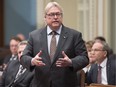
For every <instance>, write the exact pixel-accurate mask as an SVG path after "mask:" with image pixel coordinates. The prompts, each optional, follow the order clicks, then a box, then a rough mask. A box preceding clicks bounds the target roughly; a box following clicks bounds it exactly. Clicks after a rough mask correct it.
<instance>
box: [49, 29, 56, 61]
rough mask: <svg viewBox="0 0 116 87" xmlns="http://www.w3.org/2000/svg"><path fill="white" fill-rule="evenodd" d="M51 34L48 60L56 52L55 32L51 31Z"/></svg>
mask: <svg viewBox="0 0 116 87" xmlns="http://www.w3.org/2000/svg"><path fill="white" fill-rule="evenodd" d="M51 34H52V38H51V43H50V58H51V60H52V59H53V57H54V54H55V51H56V36H55V35H56V32H55V31H52V32H51Z"/></svg>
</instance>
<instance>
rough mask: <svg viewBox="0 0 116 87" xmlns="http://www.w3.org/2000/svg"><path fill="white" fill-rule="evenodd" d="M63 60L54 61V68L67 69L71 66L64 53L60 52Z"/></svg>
mask: <svg viewBox="0 0 116 87" xmlns="http://www.w3.org/2000/svg"><path fill="white" fill-rule="evenodd" d="M62 55H63V58H59V59H58V60H57V61H56V66H57V67H67V66H72V61H71V59H70V58H69V57H68V56H67V55H66V54H65V52H64V51H62Z"/></svg>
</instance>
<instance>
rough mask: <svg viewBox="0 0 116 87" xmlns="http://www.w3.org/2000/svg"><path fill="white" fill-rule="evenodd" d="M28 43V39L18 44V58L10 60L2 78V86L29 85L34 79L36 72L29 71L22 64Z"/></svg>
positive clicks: (0, 86) (0, 85) (18, 86)
mask: <svg viewBox="0 0 116 87" xmlns="http://www.w3.org/2000/svg"><path fill="white" fill-rule="evenodd" d="M26 45H27V41H22V42H20V43H19V45H18V58H16V60H13V61H10V62H9V63H8V66H7V67H6V69H5V71H4V72H3V75H2V77H1V80H0V87H29V86H30V85H31V81H32V79H33V74H34V72H29V71H28V70H27V69H26V68H23V67H22V65H21V64H20V62H19V61H20V57H21V55H22V52H23V50H24V49H25V47H26Z"/></svg>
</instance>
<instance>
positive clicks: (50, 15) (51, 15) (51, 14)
mask: <svg viewBox="0 0 116 87" xmlns="http://www.w3.org/2000/svg"><path fill="white" fill-rule="evenodd" d="M46 15H47V16H48V17H50V18H53V17H55V16H57V17H61V16H62V13H59V12H58V13H49V14H46Z"/></svg>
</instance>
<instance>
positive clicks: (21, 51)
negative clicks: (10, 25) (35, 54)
mask: <svg viewBox="0 0 116 87" xmlns="http://www.w3.org/2000/svg"><path fill="white" fill-rule="evenodd" d="M25 47H26V45H20V46H19V47H18V58H19V60H20V57H21V56H22V53H23V51H24V49H25Z"/></svg>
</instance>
